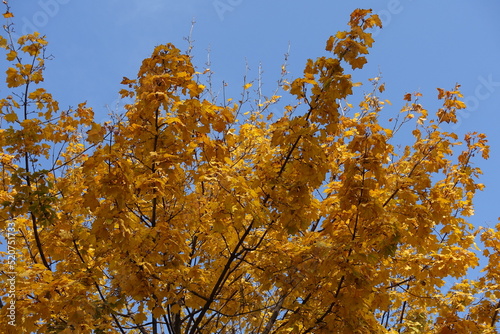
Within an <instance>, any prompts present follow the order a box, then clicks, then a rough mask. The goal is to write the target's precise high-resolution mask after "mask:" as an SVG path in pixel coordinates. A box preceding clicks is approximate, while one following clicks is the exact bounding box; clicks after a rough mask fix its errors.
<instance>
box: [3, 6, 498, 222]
mask: <svg viewBox="0 0 500 334" xmlns="http://www.w3.org/2000/svg"><path fill="white" fill-rule="evenodd" d="M10 3H11V9H12V11H13V13H14V14H15V16H16V17H15V19H14V22H15V23H16V24H17V28H16V29H17V32H18V33H25V32H32V30H37V31H40V32H41V33H42V34H45V35H47V39H48V41H49V43H50V44H49V47H48V50H49V53H51V54H52V55H53V56H54V60H53V61H51V62H49V63H48V65H47V67H48V68H47V72H46V82H45V84H44V86H45V87H46V88H47V89H48V90H49V91H50V92H51V93H53V94H54V95H55V97H56V99H58V100H59V101H60V103H61V106H62V107H68V106H76V105H77V104H78V103H80V102H82V101H87V102H88V103H89V105H90V106H92V107H93V108H94V110H95V112H96V114H97V119H98V120H105V119H106V118H107V108H106V106H107V105H109V106H110V107H111V108H112V109H115V106H116V103H117V99H118V91H119V89H120V88H121V87H120V84H119V83H120V81H121V79H122V77H123V76H127V77H130V78H133V77H135V74H136V73H137V70H138V68H139V65H140V63H141V60H142V59H143V58H145V57H147V56H148V55H149V54H150V53H151V52H152V50H153V48H154V46H155V45H158V44H163V43H167V42H172V43H174V44H176V45H177V46H178V47H180V48H181V49H186V47H187V43H186V42H185V41H184V37H186V36H188V35H189V31H190V28H191V22H192V20H193V19H194V20H195V21H196V24H195V26H194V30H193V35H192V38H193V40H194V41H195V42H194V46H195V49H194V51H193V54H194V57H195V58H194V62H195V64H197V65H198V66H199V67H200V68H202V67H203V66H204V63H205V61H206V59H207V49H210V57H211V61H212V65H211V69H212V70H213V71H215V72H216V76H215V78H216V83H217V81H218V82H219V83H220V82H221V81H222V80H225V81H226V82H227V83H228V84H229V87H241V85H242V77H243V75H244V74H245V66H246V63H248V65H249V67H250V70H251V71H250V73H249V74H248V77H249V78H250V79H254V78H256V77H257V73H258V72H257V69H258V66H259V64H260V63H261V64H262V68H263V70H264V90H266V89H268V90H269V91H268V95H269V94H270V93H271V90H272V89H273V88H274V86H275V82H276V80H277V79H278V78H279V73H280V70H281V69H280V66H281V64H282V62H283V55H284V54H285V53H286V52H287V49H288V46H289V45H290V57H289V68H288V69H289V71H290V76H291V77H296V76H298V75H300V73H301V71H302V69H303V66H304V62H305V60H306V59H307V58H315V57H318V56H321V55H324V54H325V53H324V46H325V41H326V39H327V38H328V36H330V35H332V34H334V33H335V32H336V31H338V30H344V29H346V27H347V26H346V23H347V21H348V19H349V14H350V13H351V12H352V11H353V10H354V9H356V8H372V9H373V10H374V12H375V13H378V14H379V15H380V17H381V18H382V21H383V24H384V29H383V30H381V31H380V32H378V33H377V35H376V38H375V40H376V42H375V45H374V47H373V49H372V51H371V54H370V55H369V56H368V65H367V66H366V67H365V68H364V69H363V70H362V71H358V72H357V74H356V75H355V76H354V79H355V81H362V82H366V80H367V79H368V78H370V77H374V76H377V75H378V73H379V71H380V72H381V73H382V77H383V81H384V82H386V89H387V90H386V92H384V95H383V98H384V99H389V100H391V101H392V102H393V106H392V107H391V108H387V109H385V111H384V112H386V113H397V112H398V110H399V107H400V106H401V105H402V104H403V103H402V97H403V95H404V94H405V93H408V92H415V91H419V92H421V93H422V94H423V95H424V96H423V98H422V99H421V101H422V103H423V104H424V107H426V108H427V109H428V110H429V112H432V111H435V110H437V108H438V107H439V104H438V103H437V102H436V96H437V90H436V87H440V88H444V89H452V88H453V87H454V85H455V84H456V83H460V84H461V85H462V93H463V94H464V97H465V102H466V103H467V104H468V105H469V106H470V108H469V109H468V110H467V111H465V112H463V113H462V114H460V115H459V123H458V124H457V125H456V126H453V127H452V126H449V129H448V130H450V131H456V132H458V133H459V134H464V133H466V132H471V131H478V132H484V133H486V134H487V135H488V137H489V140H490V144H491V148H492V151H491V157H490V159H489V160H487V161H481V160H480V159H478V160H477V161H478V163H479V166H480V167H481V168H482V169H483V171H484V176H483V178H482V180H481V181H482V182H483V183H485V184H486V189H485V191H484V192H482V193H480V194H478V195H477V197H476V215H475V216H474V217H472V218H471V222H473V223H474V224H476V225H489V226H492V227H493V226H494V225H495V224H496V221H497V217H499V216H500V206H499V198H500V177H499V176H498V175H497V173H498V170H499V167H500V131H499V130H498V128H499V125H500V65H499V59H500V20H499V19H498V15H499V14H500V1H498V0H478V1H466V0H439V1H435V0H420V1H415V0H414V1H412V0H382V1H331V0H309V1H293V0H286V1H285V0H273V1H269V0H184V1H179V0H176V1H173V0H99V1H98V0H86V1H77V0H19V1H15V0H11V1H10ZM1 61H2V62H0V65H2V64H4V63H3V59H2V60H1ZM2 72H3V70H2ZM367 89H368V88H367ZM3 90H4V88H3V87H2V89H1V91H0V94H1V95H2V96H3V95H7V94H6V93H7V92H5V91H3ZM353 102H354V101H353Z"/></svg>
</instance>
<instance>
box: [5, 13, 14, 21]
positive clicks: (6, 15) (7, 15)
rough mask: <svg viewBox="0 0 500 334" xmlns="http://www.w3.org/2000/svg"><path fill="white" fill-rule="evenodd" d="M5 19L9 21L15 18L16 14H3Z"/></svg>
mask: <svg viewBox="0 0 500 334" xmlns="http://www.w3.org/2000/svg"><path fill="white" fill-rule="evenodd" d="M3 17H4V18H6V19H8V18H11V17H14V14H12V13H11V12H6V13H4V14H3Z"/></svg>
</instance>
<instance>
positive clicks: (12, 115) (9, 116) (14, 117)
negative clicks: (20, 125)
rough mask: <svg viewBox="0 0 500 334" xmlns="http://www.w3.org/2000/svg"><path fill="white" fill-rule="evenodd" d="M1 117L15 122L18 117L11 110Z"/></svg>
mask: <svg viewBox="0 0 500 334" xmlns="http://www.w3.org/2000/svg"><path fill="white" fill-rule="evenodd" d="M3 118H4V119H5V120H6V121H7V122H15V121H17V119H18V117H17V114H16V113H15V112H12V113H10V114H6V115H4V116H3Z"/></svg>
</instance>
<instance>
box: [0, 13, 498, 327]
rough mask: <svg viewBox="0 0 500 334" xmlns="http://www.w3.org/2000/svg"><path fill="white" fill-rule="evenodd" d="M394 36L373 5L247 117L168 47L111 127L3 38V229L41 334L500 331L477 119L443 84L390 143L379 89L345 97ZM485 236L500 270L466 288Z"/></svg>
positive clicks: (394, 128) (409, 102)
mask: <svg viewBox="0 0 500 334" xmlns="http://www.w3.org/2000/svg"><path fill="white" fill-rule="evenodd" d="M380 26H381V22H380V19H379V18H378V17H377V16H376V15H370V11H369V10H356V11H355V12H353V14H352V15H351V20H350V22H349V30H347V31H342V32H339V33H337V34H335V35H334V36H332V37H330V38H329V39H328V41H327V45H326V50H327V51H328V52H329V54H330V56H324V57H319V58H317V59H315V60H308V61H307V62H306V65H305V68H304V71H303V74H302V75H301V76H300V77H298V78H296V79H295V80H291V81H290V82H287V81H286V80H283V81H281V82H280V85H281V86H280V88H282V89H283V91H284V92H281V91H280V92H275V93H273V94H270V95H269V97H268V98H265V97H263V96H260V95H259V97H258V98H256V99H255V101H252V100H251V99H250V98H249V99H248V100H241V101H239V102H238V104H233V102H231V103H232V105H229V104H228V102H230V101H235V100H232V99H227V100H226V101H221V103H218V102H217V99H216V98H213V99H208V96H210V95H211V94H212V93H213V92H211V91H210V88H207V87H212V86H211V85H210V82H209V83H208V84H202V82H204V81H203V80H205V79H206V80H210V79H209V78H208V77H205V76H204V75H209V74H210V71H209V70H207V71H205V72H204V73H199V71H197V70H196V69H195V66H194V65H193V64H192V59H191V57H190V56H189V55H187V54H185V53H183V52H181V51H180V50H179V49H178V48H176V47H175V46H174V45H172V44H166V45H159V46H157V47H156V48H155V49H154V50H153V52H152V54H151V56H150V57H148V58H146V59H145V60H144V61H143V63H142V65H141V67H140V69H139V72H138V74H137V76H136V77H135V78H133V79H129V78H123V80H122V84H123V85H124V89H122V90H121V91H120V94H121V96H122V97H123V98H124V99H126V100H127V103H128V104H126V105H125V106H124V110H123V111H122V113H121V114H119V115H113V116H112V121H109V122H106V123H103V124H100V123H96V122H95V121H94V112H93V110H92V109H91V108H90V107H89V106H87V105H86V104H85V103H80V104H78V105H77V107H76V108H74V109H68V110H61V109H60V108H59V105H58V103H57V101H56V100H55V99H54V98H53V97H52V95H50V93H48V92H47V91H46V90H45V89H44V88H43V87H39V86H38V85H39V84H40V83H41V82H42V81H43V76H42V72H43V69H44V66H45V65H44V61H45V58H44V57H43V51H44V46H45V45H46V42H45V40H44V39H43V38H41V37H40V36H39V35H38V34H33V35H27V36H23V37H21V38H20V39H19V40H18V41H17V44H14V45H12V43H10V42H9V40H8V39H5V38H3V39H0V46H2V47H3V48H4V49H5V51H6V55H7V59H8V61H9V62H10V63H9V66H8V70H7V73H6V74H7V75H6V83H7V85H8V86H9V87H10V88H12V89H13V90H14V93H13V94H12V95H9V96H7V97H5V98H4V99H2V100H0V107H1V116H2V121H3V122H2V129H1V131H0V144H1V148H2V151H1V152H0V153H1V154H0V163H1V168H2V169H1V171H2V173H1V174H0V175H1V181H2V183H1V184H2V188H1V189H0V203H1V204H2V207H1V209H0V217H1V218H2V220H1V222H0V224H1V227H2V228H4V229H5V228H6V226H8V224H14V225H15V226H16V231H18V233H19V234H18V237H17V239H16V242H17V245H19V247H18V248H17V249H18V250H19V257H18V259H19V261H18V262H17V263H16V265H17V267H16V270H17V271H18V272H19V273H20V275H22V277H23V280H22V281H21V283H19V286H18V292H17V299H16V302H17V303H18V304H17V305H18V306H19V308H18V319H19V320H18V321H19V322H18V323H19V325H20V326H21V328H22V329H23V331H24V332H31V331H33V332H39V333H49V332H62V333H64V332H68V333H70V332H79V333H91V332H95V333H105V332H127V331H129V332H130V333H139V332H141V333H146V332H153V331H154V330H153V327H155V326H156V330H157V331H158V332H160V331H165V332H166V331H168V332H170V333H176V334H179V333H193V334H194V333H222V332H235V333H356V332H361V333H396V332H410V333H411V332H414V333H419V332H420V333H424V332H425V333H447V332H450V333H451V332H457V331H461V332H464V333H469V332H470V333H476V332H477V333H488V331H489V332H491V333H494V331H495V330H494V329H493V328H494V326H495V324H496V319H497V317H498V312H497V311H496V308H498V304H497V300H498V296H499V292H498V291H499V289H498V278H497V277H498V259H499V256H498V254H499V251H498V240H499V236H498V227H497V228H496V229H493V228H491V229H485V230H482V231H475V230H474V229H473V226H471V225H470V224H469V223H468V222H467V217H469V216H471V215H473V213H474V209H473V198H474V195H475V193H476V191H478V190H481V189H482V188H483V187H484V186H483V185H482V184H481V183H478V180H477V179H478V177H479V176H480V175H481V170H480V169H479V168H478V167H476V166H475V165H473V161H474V158H477V157H476V156H479V155H480V156H481V157H482V158H488V154H489V147H488V143H487V140H486V137H485V136H484V135H483V134H480V133H470V134H467V135H465V136H464V138H463V143H462V142H459V137H458V136H457V135H456V134H454V133H449V132H445V131H444V130H443V129H442V128H441V127H440V126H441V125H443V124H441V123H443V122H444V123H450V122H451V123H453V122H456V111H457V110H459V109H463V108H464V107H465V104H464V102H463V101H461V100H460V98H462V95H461V94H460V92H459V86H456V87H455V88H453V90H451V91H447V90H444V89H438V99H439V100H441V102H442V107H441V108H440V109H438V110H437V111H436V112H435V113H434V112H430V111H428V110H426V109H425V108H424V106H423V105H422V104H420V102H419V97H420V96H421V94H420V93H413V94H412V93H408V94H405V95H404V96H403V103H404V106H403V107H402V108H401V112H400V113H399V114H398V111H394V110H392V109H391V110H386V111H384V112H389V113H393V114H395V115H396V116H394V117H395V120H393V121H392V124H390V125H391V127H390V128H386V126H385V124H386V123H385V122H384V121H382V120H381V119H382V117H383V114H382V111H383V110H384V108H388V109H390V108H391V107H390V105H391V104H390V103H389V102H388V101H387V100H383V99H382V98H380V97H379V96H378V95H377V94H379V93H383V92H384V90H385V85H384V84H383V83H381V82H379V81H380V78H379V77H377V78H373V79H371V80H370V81H371V84H372V86H373V88H372V91H371V92H369V93H366V94H365V95H364V96H363V97H362V98H361V99H360V102H359V103H356V104H354V103H352V102H351V103H349V102H348V101H347V100H353V99H354V97H353V94H354V93H355V92H356V91H355V87H356V86H359V85H360V83H357V82H354V81H353V80H354V76H355V75H356V71H354V72H353V73H351V72H352V71H350V72H349V73H347V72H346V71H345V70H344V67H345V66H346V65H349V66H350V67H351V68H352V69H360V68H362V67H363V66H364V64H365V63H366V61H367V58H366V55H367V54H368V50H369V48H370V47H371V46H372V44H373V42H374V41H373V37H372V35H371V33H370V32H369V31H370V29H372V28H375V27H380ZM26 58H29V59H30V60H31V62H30V61H26ZM29 64H31V65H29ZM284 72H286V71H284ZM251 87H252V82H246V81H245V83H244V85H243V87H240V88H242V90H243V92H244V94H247V95H244V96H251V94H253V93H256V94H260V93H258V92H252V90H251ZM23 89H26V90H25V91H23ZM278 94H279V95H278ZM287 94H289V95H287ZM285 99H286V103H287V105H286V106H282V105H281V101H282V100H285ZM271 108H272V109H274V110H273V112H272V113H270V112H269V110H270V109H271ZM238 117H239V118H240V120H238V119H237V118H238ZM438 124H439V126H438ZM401 131H406V132H407V133H408V135H409V136H410V138H411V137H412V139H411V140H408V141H407V142H406V141H405V142H403V143H401V144H402V146H401V145H398V140H399V137H398V133H400V132H401ZM477 234H480V235H481V240H482V242H483V243H484V245H485V247H486V248H485V249H484V256H486V257H487V258H488V261H489V262H488V264H487V265H486V266H485V267H484V270H485V273H484V276H483V277H482V278H480V279H478V280H475V281H474V280H466V279H462V278H463V277H464V276H465V275H466V274H467V272H468V270H469V269H470V268H474V267H476V266H477V265H478V263H479V262H478V258H477V256H476V254H475V252H474V251H475V250H476V248H475V243H474V242H475V235H477ZM451 279H453V280H454V282H455V284H454V285H453V286H452V287H451V288H450V289H448V290H446V289H445V288H446V287H447V286H446V284H447V282H449V280H451ZM2 289H5V287H2ZM478 296H479V297H478ZM2 312H5V311H4V309H2ZM4 315H5V314H4ZM35 315H36V316H35ZM56 315H57V316H56ZM5 319H7V318H6V317H4V316H3V317H2V318H1V319H0V321H2V322H5V321H6V320H5ZM153 320H154V321H153ZM2 324H3V325H5V323H2ZM5 326H7V325H5Z"/></svg>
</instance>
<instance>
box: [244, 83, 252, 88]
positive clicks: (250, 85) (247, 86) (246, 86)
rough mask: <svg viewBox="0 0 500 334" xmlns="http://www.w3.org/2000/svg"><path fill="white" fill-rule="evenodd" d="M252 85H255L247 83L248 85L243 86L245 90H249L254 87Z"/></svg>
mask: <svg viewBox="0 0 500 334" xmlns="http://www.w3.org/2000/svg"><path fill="white" fill-rule="evenodd" d="M252 85H253V84H252V83H251V82H250V83H247V84H246V85H244V86H243V89H248V88H250V87H252Z"/></svg>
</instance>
